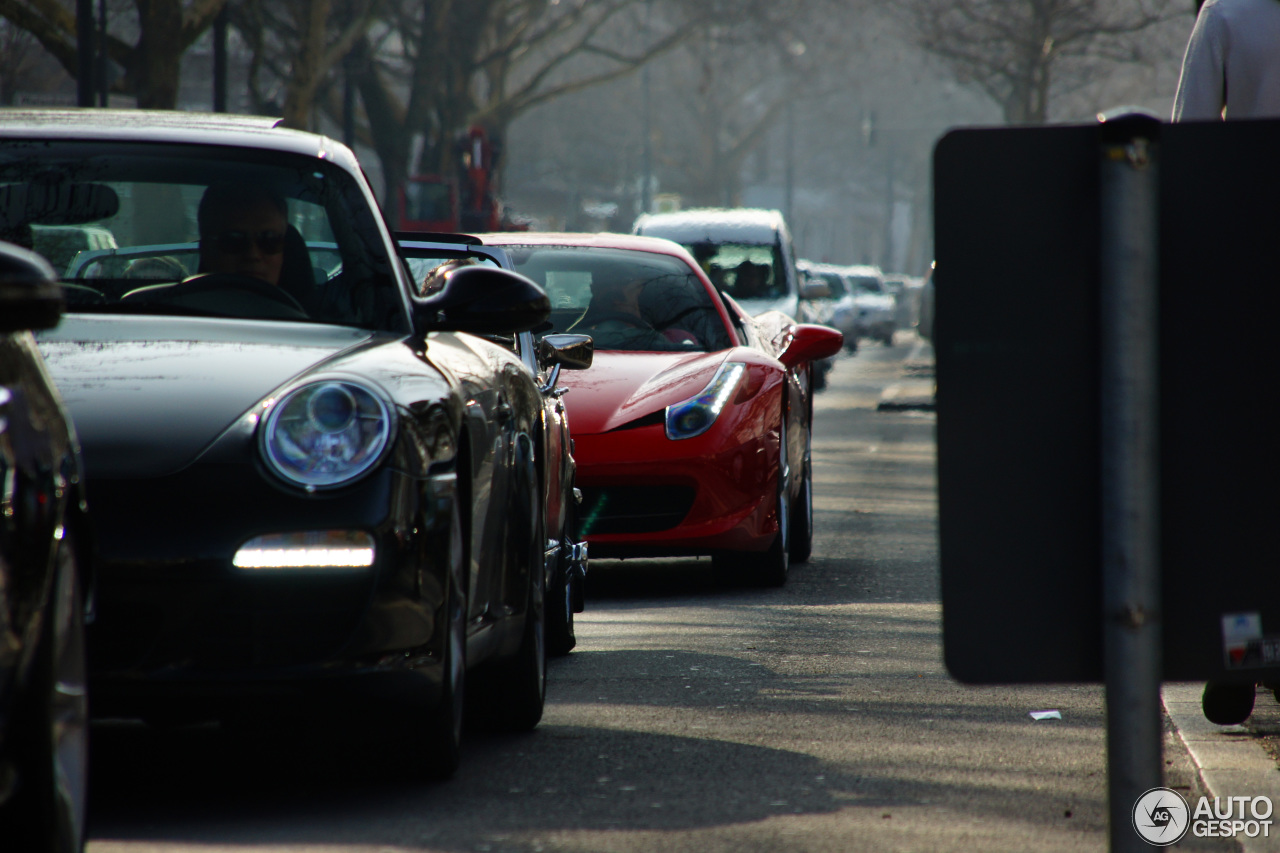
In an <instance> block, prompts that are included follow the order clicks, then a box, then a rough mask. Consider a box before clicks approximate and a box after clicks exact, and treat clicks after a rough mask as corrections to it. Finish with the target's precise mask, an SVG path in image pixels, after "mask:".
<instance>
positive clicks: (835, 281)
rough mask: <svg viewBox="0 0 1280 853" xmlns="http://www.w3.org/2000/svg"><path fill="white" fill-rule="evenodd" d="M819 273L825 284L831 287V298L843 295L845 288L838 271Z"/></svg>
mask: <svg viewBox="0 0 1280 853" xmlns="http://www.w3.org/2000/svg"><path fill="white" fill-rule="evenodd" d="M819 275H820V276H821V277H822V280H823V281H825V282H826V283H827V286H828V287H830V288H831V298H832V299H839V298H840V297H841V296H844V295H845V293H846V288H845V286H844V278H843V277H841V275H840V273H836V272H824V273H819Z"/></svg>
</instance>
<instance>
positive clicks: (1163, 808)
mask: <svg viewBox="0 0 1280 853" xmlns="http://www.w3.org/2000/svg"><path fill="white" fill-rule="evenodd" d="M1190 825H1191V809H1190V808H1189V807H1188V806H1187V801H1186V800H1184V799H1183V798H1182V795H1181V794H1179V793H1178V792H1177V791H1173V790H1170V789H1169V788H1152V789H1151V790H1150V791H1147V792H1146V793H1145V794H1143V795H1142V796H1141V797H1138V802H1136V803H1134V804H1133V828H1134V829H1135V830H1137V832H1138V835H1140V836H1142V840H1143V841H1146V842H1147V843H1148V844H1154V845H1155V846H1157V847H1167V846H1168V845H1170V844H1174V843H1175V842H1177V841H1179V840H1181V838H1182V836H1184V835H1186V834H1187V828H1188V827H1189V826H1190Z"/></svg>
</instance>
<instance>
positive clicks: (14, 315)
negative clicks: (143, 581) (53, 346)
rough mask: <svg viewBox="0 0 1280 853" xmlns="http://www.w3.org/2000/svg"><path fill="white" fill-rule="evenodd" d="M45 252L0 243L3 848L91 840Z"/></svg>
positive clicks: (78, 510)
mask: <svg viewBox="0 0 1280 853" xmlns="http://www.w3.org/2000/svg"><path fill="white" fill-rule="evenodd" d="M61 305H62V295H61V293H60V292H59V290H58V287H57V284H56V282H55V281H54V279H53V270H52V269H51V268H50V267H49V265H48V264H47V263H45V261H44V259H43V258H40V257H38V256H36V255H34V254H33V253H31V252H28V251H25V250H23V249H20V248H18V247H16V246H12V245H9V244H0V848H2V849H4V850H10V849H12V850H39V851H57V852H58V853H68V852H69V851H79V850H81V849H82V847H83V840H84V813H85V782H86V777H87V770H88V766H87V765H88V751H87V744H88V741H87V732H88V722H89V720H88V710H87V706H86V696H87V693H86V690H85V639H84V632H85V624H84V623H85V596H86V590H87V589H88V588H89V587H90V586H91V578H90V577H89V575H88V573H87V561H85V560H82V559H81V558H82V557H83V556H84V555H85V554H86V553H87V551H88V540H87V539H86V536H87V534H88V528H87V526H86V524H85V515H84V512H85V502H84V495H83V490H82V486H81V472H80V458H79V448H78V446H77V444H76V438H75V433H74V431H73V430H72V428H71V421H70V419H69V418H68V417H67V416H66V414H65V412H64V410H63V408H62V404H61V402H60V401H59V399H58V396H57V393H56V392H55V391H54V389H53V385H52V384H51V383H50V381H49V375H48V373H47V372H46V371H45V369H44V365H43V363H42V360H41V358H40V353H39V352H38V351H37V349H36V345H35V341H33V340H32V338H31V334H30V330H32V329H45V328H48V327H50V326H53V325H54V324H56V323H57V322H58V314H59V311H60V309H61Z"/></svg>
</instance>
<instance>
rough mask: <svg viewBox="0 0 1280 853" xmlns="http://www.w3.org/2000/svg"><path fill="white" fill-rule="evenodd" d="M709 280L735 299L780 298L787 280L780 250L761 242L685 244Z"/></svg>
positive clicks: (784, 292) (782, 295)
mask: <svg viewBox="0 0 1280 853" xmlns="http://www.w3.org/2000/svg"><path fill="white" fill-rule="evenodd" d="M685 248H686V249H688V250H689V251H690V252H691V253H692V254H693V256H694V257H695V258H696V259H697V260H698V263H700V264H701V265H702V268H703V270H705V271H706V273H707V276H708V277H709V278H710V279H711V282H712V284H714V285H715V286H716V287H717V288H719V289H720V290H722V291H724V292H725V293H728V294H729V295H730V296H732V297H733V298H734V299H737V300H738V301H742V300H744V299H782V298H783V297H785V296H787V295H788V293H787V282H786V278H785V273H784V272H783V266H782V254H781V252H780V250H779V249H778V247H777V246H776V245H766V244H762V243H696V244H691V245H687V246H685Z"/></svg>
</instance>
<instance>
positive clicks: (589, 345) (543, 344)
mask: <svg viewBox="0 0 1280 853" xmlns="http://www.w3.org/2000/svg"><path fill="white" fill-rule="evenodd" d="M595 350H596V345H595V341H593V340H592V339H591V336H590V335H544V336H543V337H542V338H541V339H539V341H538V350H537V352H538V361H539V363H540V364H542V365H543V366H545V367H551V366H553V365H557V364H558V365H560V367H562V368H564V369H565V370H586V369H587V368H588V367H590V366H591V362H592V360H593V359H594V358H595Z"/></svg>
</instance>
